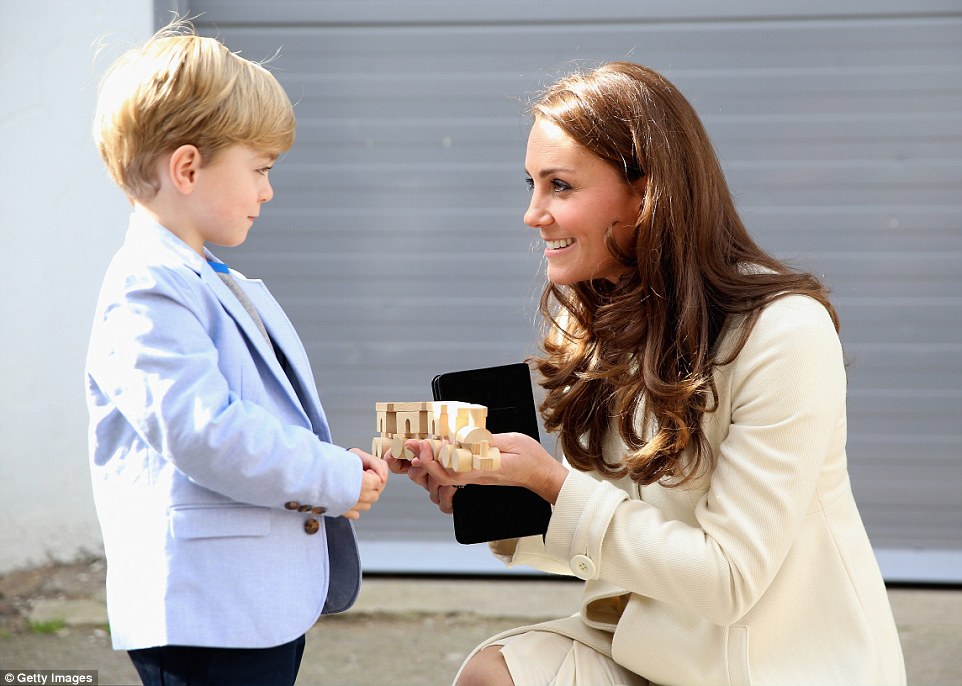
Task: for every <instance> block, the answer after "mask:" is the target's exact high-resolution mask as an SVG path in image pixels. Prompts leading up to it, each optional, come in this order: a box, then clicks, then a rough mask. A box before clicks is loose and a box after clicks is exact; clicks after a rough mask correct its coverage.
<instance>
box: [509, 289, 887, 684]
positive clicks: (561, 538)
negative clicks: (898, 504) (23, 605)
mask: <svg viewBox="0 0 962 686" xmlns="http://www.w3.org/2000/svg"><path fill="white" fill-rule="evenodd" d="M732 338H733V337H732V336H729V337H728V338H727V340H726V341H725V342H724V344H725V345H731V344H732V340H731V339H732ZM716 383H717V388H718V394H719V407H718V410H717V411H716V412H714V413H713V414H712V415H710V418H709V419H708V421H707V424H706V432H707V437H708V439H709V442H710V444H711V447H712V450H713V451H714V455H716V456H717V464H716V467H715V469H714V471H713V472H712V473H711V474H709V475H707V476H706V477H705V478H703V479H702V481H701V482H700V483H699V484H697V485H696V486H694V487H691V488H685V489H680V488H675V489H669V488H665V487H663V486H661V485H658V484H654V485H651V486H644V487H640V488H639V487H638V486H637V485H636V484H634V483H632V482H631V481H630V480H628V479H624V480H621V481H617V482H609V481H605V480H603V479H601V477H600V476H599V475H597V474H586V473H581V472H577V471H572V472H571V473H570V475H569V476H568V478H567V480H566V481H565V484H564V487H563V488H562V490H561V493H560V496H559V498H558V501H557V504H556V506H555V508H554V512H553V514H552V518H551V522H550V526H549V529H548V532H547V535H546V536H545V538H544V540H542V539H541V537H532V538H525V539H520V540H517V539H516V540H512V541H499V542H495V543H493V544H491V545H492V549H493V551H494V552H495V554H496V555H498V556H499V557H500V558H501V559H502V560H504V561H505V562H506V563H508V564H526V565H530V566H533V567H537V568H540V569H543V570H545V571H550V572H556V573H567V574H572V573H573V574H575V575H576V576H579V577H581V578H583V579H585V580H586V582H587V583H586V584H585V589H584V595H583V604H582V611H581V613H580V615H576V616H574V617H572V618H568V619H565V620H559V621H558V622H555V623H549V624H548V625H545V626H544V627H543V628H547V629H550V630H554V631H558V632H559V633H564V634H567V635H570V636H572V637H574V638H579V639H580V640H582V641H584V642H586V643H588V644H589V645H593V646H595V647H597V648H598V649H599V650H602V651H603V652H606V653H608V652H609V651H610V654H611V655H612V657H613V658H614V659H615V661H617V662H618V663H619V664H621V665H624V666H625V667H628V668H629V669H631V670H632V671H634V672H636V673H638V674H640V675H641V676H644V677H646V678H647V679H649V680H650V681H652V682H653V683H656V684H662V685H664V686H669V685H673V684H684V685H686V686H695V685H696V684H706V685H711V686H720V685H723V684H732V685H735V684H738V685H744V684H755V685H756V686H760V685H767V684H772V685H777V686H788V685H789V684H805V685H806V686H815V685H818V684H838V685H840V686H841V685H845V686H856V685H858V684H865V685H872V686H881V685H882V684H904V683H905V668H904V665H903V661H902V652H901V647H900V645H899V639H898V634H897V632H896V628H895V622H894V620H893V618H892V613H891V609H890V607H889V603H888V597H887V595H886V591H885V586H884V584H883V581H882V577H881V574H880V572H879V569H878V565H877V564H876V561H875V557H874V555H873V553H872V548H871V545H870V543H869V540H868V537H867V536H866V533H865V529H864V527H863V525H862V521H861V518H860V516H859V513H858V510H857V508H856V505H855V501H854V499H853V497H852V491H851V487H850V484H849V478H848V472H847V469H846V457H845V440H846V419H845V386H846V379H845V370H844V367H843V362H842V351H841V345H840V343H839V339H838V336H837V334H836V332H835V329H834V327H833V325H832V322H831V320H830V318H829V316H828V313H827V312H826V310H825V309H824V308H823V307H822V306H821V305H820V304H819V303H817V302H816V301H815V300H813V299H811V298H807V297H802V296H789V297H784V298H782V299H780V300H778V301H776V302H775V303H773V304H772V305H770V306H768V307H767V308H766V309H765V311H764V312H763V313H762V314H761V316H760V318H759V320H758V322H757V323H756V325H755V327H754V329H753V331H752V333H751V335H750V336H749V338H748V341H747V343H746V345H745V347H744V348H743V349H742V351H741V352H740V353H739V355H738V357H737V358H736V359H735V360H734V361H733V362H732V363H731V364H729V365H727V366H725V367H723V368H721V369H719V370H718V371H717V373H716ZM612 434H614V436H612V437H610V438H609V440H608V442H607V445H606V448H605V458H606V459H607V460H608V461H609V462H613V461H618V460H620V458H621V455H623V453H624V445H623V444H622V443H621V441H620V439H618V438H617V435H616V434H617V432H612ZM612 633H613V637H612Z"/></svg>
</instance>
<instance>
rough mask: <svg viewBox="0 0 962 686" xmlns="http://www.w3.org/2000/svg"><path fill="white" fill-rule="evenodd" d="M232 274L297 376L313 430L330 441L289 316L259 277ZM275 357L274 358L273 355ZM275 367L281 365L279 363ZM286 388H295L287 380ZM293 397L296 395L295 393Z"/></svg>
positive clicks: (318, 400) (317, 398)
mask: <svg viewBox="0 0 962 686" xmlns="http://www.w3.org/2000/svg"><path fill="white" fill-rule="evenodd" d="M234 276H235V278H236V279H237V283H238V284H239V285H240V287H241V288H243V289H244V292H245V293H247V296H248V297H249V298H250V300H251V302H252V303H253V304H254V307H256V308H257V312H258V313H259V314H260V316H261V319H262V320H263V322H264V327H265V328H266V329H267V333H268V334H270V337H271V339H272V340H273V341H274V345H276V346H277V347H278V348H280V350H281V351H282V352H283V353H284V356H285V357H286V358H287V363H288V366H289V367H290V373H291V374H292V375H293V376H294V377H296V380H297V384H298V386H299V387H300V389H301V391H302V395H303V396H304V397H303V398H302V404H301V407H302V408H303V410H304V412H305V413H306V414H307V416H308V418H309V419H310V422H311V425H312V426H313V427H314V433H316V434H317V435H318V437H319V438H320V439H321V440H323V441H328V442H330V440H331V434H330V429H329V428H328V424H327V417H326V416H325V414H324V408H323V407H322V406H321V400H320V398H319V397H318V395H317V386H316V385H315V383H314V373H313V371H312V370H311V363H310V361H309V360H308V358H307V352H306V351H305V350H304V345H303V344H302V343H301V339H300V338H298V336H297V332H296V331H295V330H294V325H293V324H291V321H290V319H288V318H287V315H286V314H285V313H284V311H283V310H282V309H281V306H280V305H278V304H277V301H276V300H275V299H274V296H272V295H271V294H270V291H268V290H267V286H265V285H264V282H263V281H261V280H260V279H248V278H245V277H242V276H238V275H237V274H235V275H234ZM271 353H272V354H273V351H271ZM274 357H275V360H276V356H274ZM276 366H277V367H280V364H277V365H276ZM281 373H282V374H283V375H284V378H285V380H288V379H287V374H286V373H284V371H283V370H282V371H281ZM287 387H289V388H290V389H291V390H290V392H292V393H294V389H293V388H292V387H291V385H290V382H289V380H288V386H287ZM294 397H295V398H297V394H296V393H295V395H294Z"/></svg>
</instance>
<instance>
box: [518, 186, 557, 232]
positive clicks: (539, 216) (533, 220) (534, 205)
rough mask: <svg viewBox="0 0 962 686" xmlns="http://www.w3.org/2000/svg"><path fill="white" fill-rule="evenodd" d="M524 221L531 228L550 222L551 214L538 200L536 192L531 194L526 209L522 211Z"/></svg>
mask: <svg viewBox="0 0 962 686" xmlns="http://www.w3.org/2000/svg"><path fill="white" fill-rule="evenodd" d="M524 223H525V224H527V225H528V226H530V227H531V228H532V229H538V228H541V227H542V226H546V225H547V224H550V223H551V216H550V215H549V214H548V211H547V210H546V209H545V207H544V205H543V204H542V203H541V202H540V201H539V199H538V195H537V194H536V193H532V194H531V202H530V203H528V209H527V211H525V213H524Z"/></svg>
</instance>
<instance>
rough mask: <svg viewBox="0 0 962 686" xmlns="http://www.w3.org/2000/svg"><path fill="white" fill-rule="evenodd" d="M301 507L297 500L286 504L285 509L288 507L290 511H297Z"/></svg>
mask: <svg viewBox="0 0 962 686" xmlns="http://www.w3.org/2000/svg"><path fill="white" fill-rule="evenodd" d="M300 506H301V504H300V503H299V502H297V501H296V500H291V501H289V502H286V503H284V507H286V508H287V509H288V510H296V509H297V508H299V507H300Z"/></svg>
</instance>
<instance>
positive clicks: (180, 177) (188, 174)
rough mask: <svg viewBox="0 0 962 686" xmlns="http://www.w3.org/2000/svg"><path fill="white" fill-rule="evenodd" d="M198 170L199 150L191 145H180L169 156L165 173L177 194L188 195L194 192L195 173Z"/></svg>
mask: <svg viewBox="0 0 962 686" xmlns="http://www.w3.org/2000/svg"><path fill="white" fill-rule="evenodd" d="M199 169H200V150H198V149H197V147H196V146H193V145H182V146H180V147H179V148H177V149H176V150H174V152H172V153H171V154H170V159H169V160H168V161H167V173H168V174H169V176H170V181H171V183H172V184H173V186H174V188H176V189H177V190H178V191H179V192H181V193H183V194H184V195H189V194H190V193H192V192H193V191H194V187H195V182H196V180H197V171H198V170H199Z"/></svg>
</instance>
